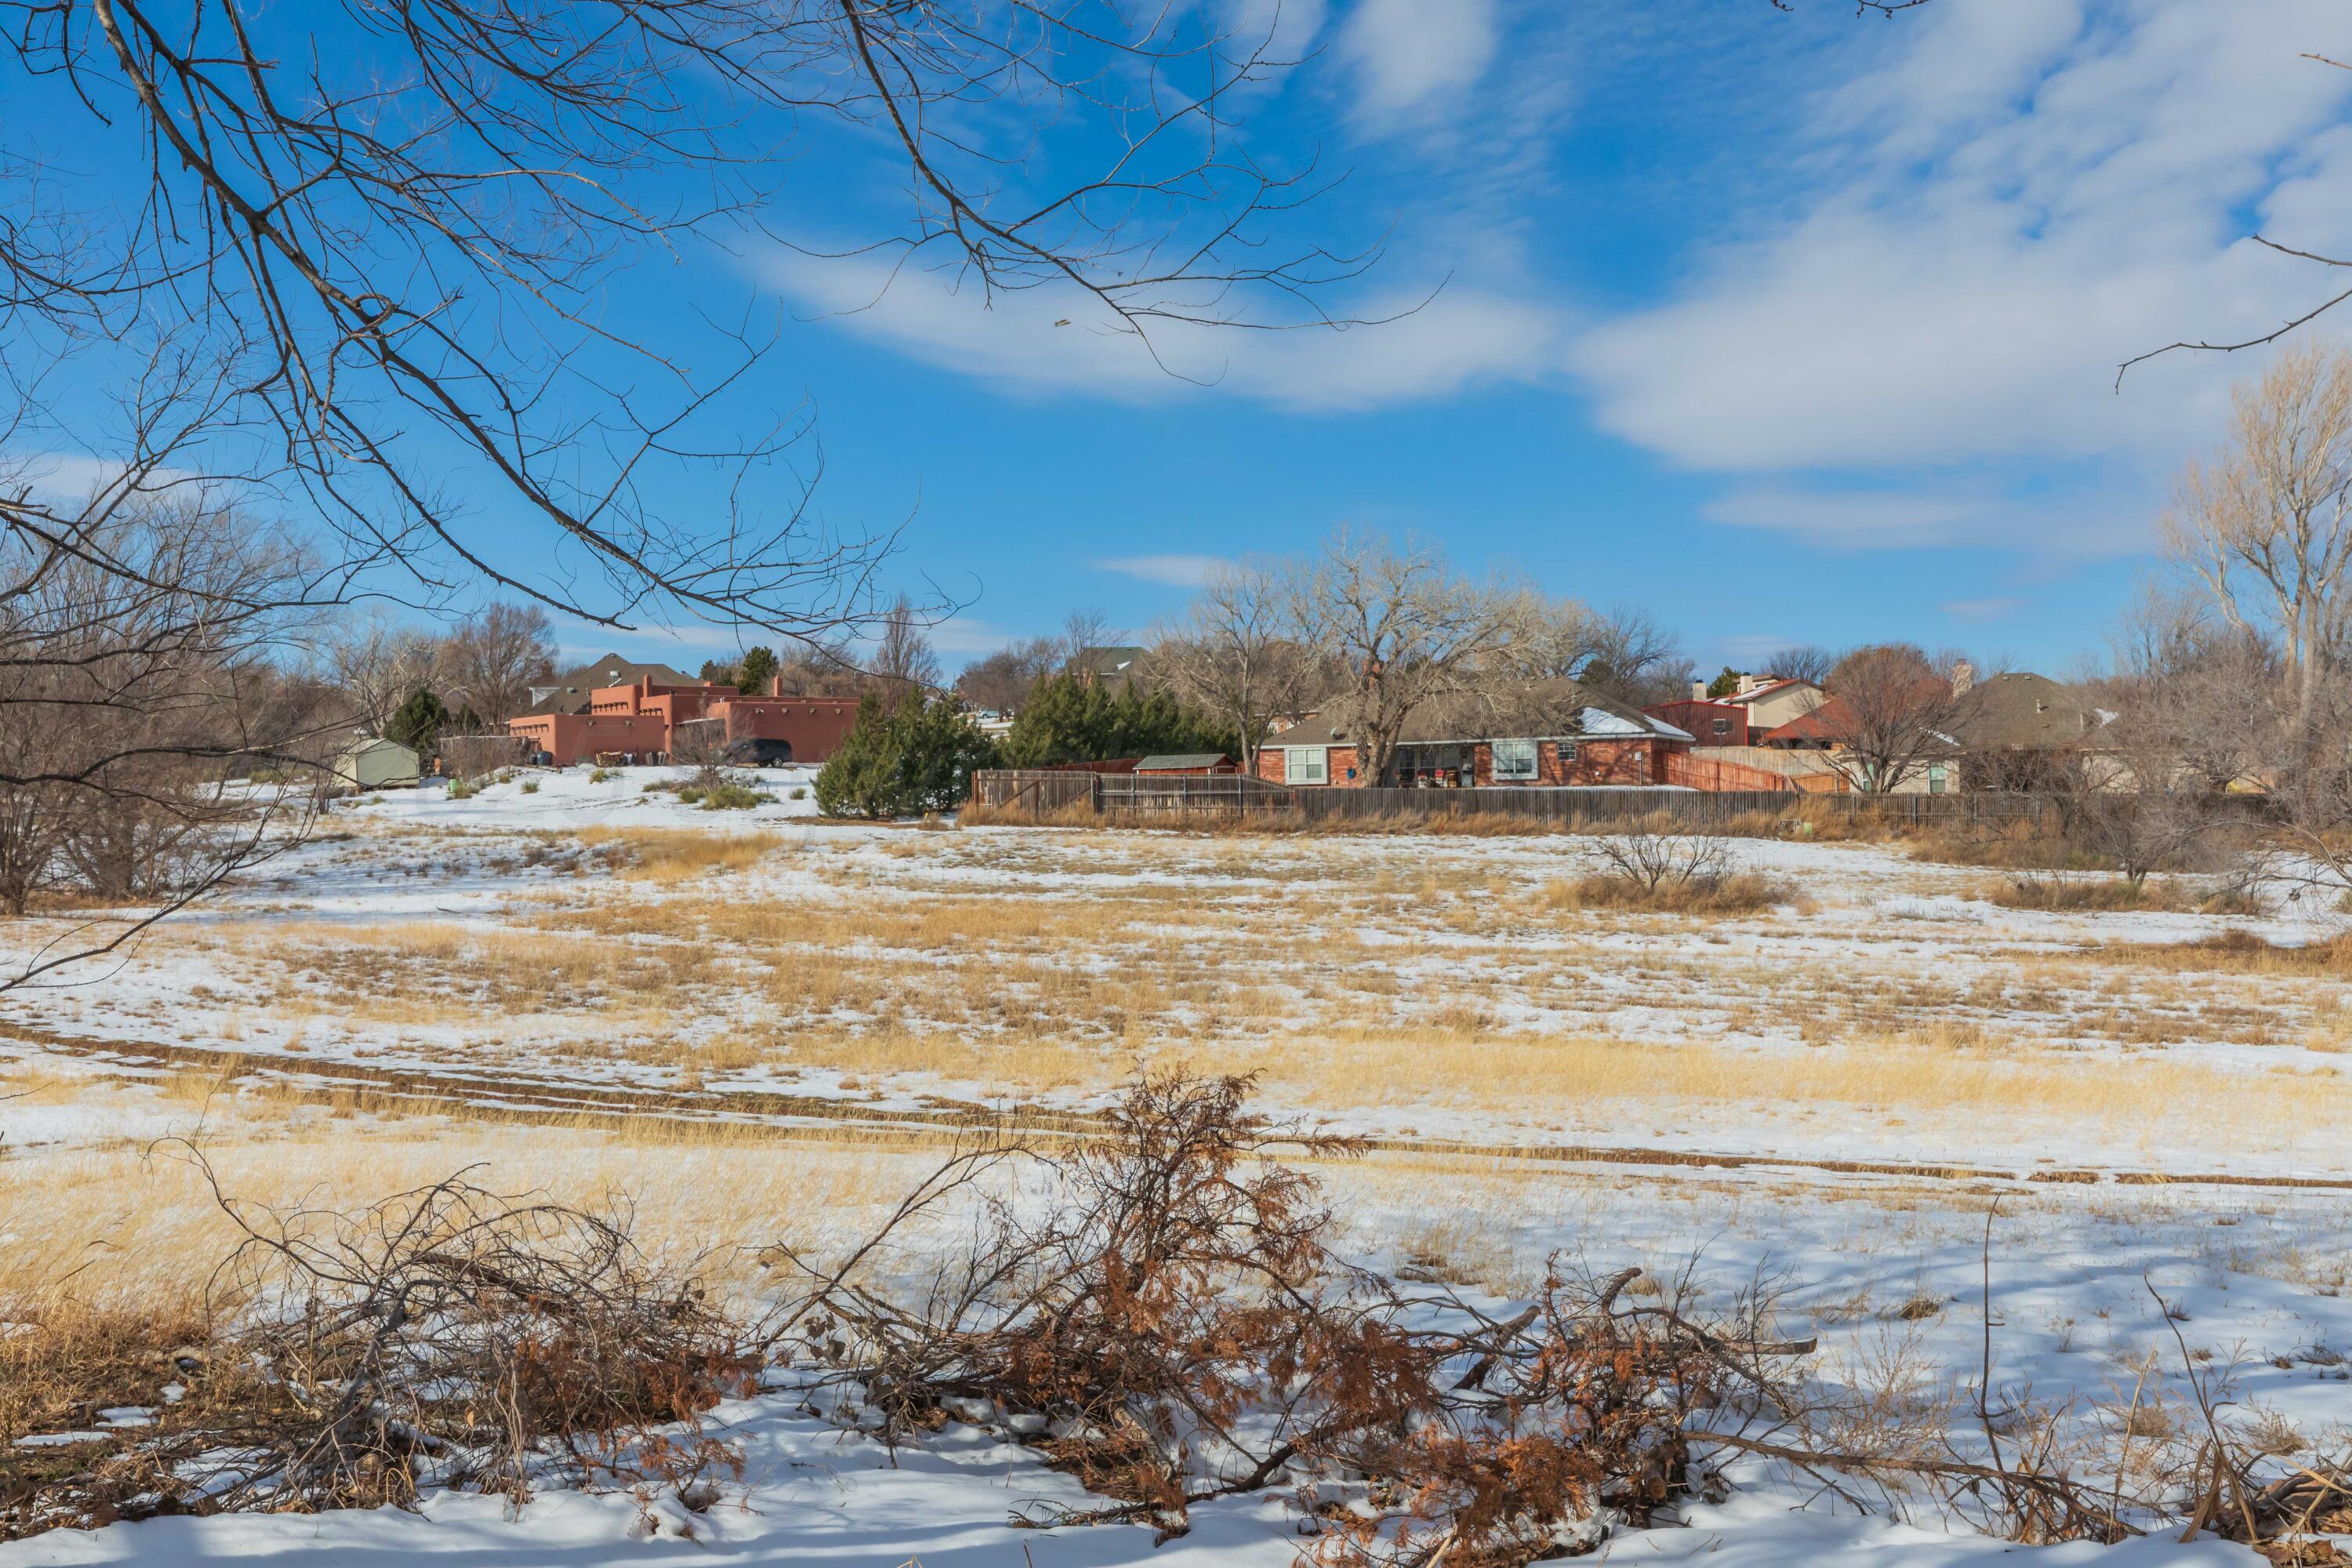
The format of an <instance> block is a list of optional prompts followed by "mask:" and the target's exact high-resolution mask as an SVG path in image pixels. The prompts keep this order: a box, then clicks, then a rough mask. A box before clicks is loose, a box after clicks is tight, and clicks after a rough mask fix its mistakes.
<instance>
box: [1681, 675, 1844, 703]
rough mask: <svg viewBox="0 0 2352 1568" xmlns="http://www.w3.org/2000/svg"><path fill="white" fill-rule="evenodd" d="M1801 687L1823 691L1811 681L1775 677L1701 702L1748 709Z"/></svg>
mask: <svg viewBox="0 0 2352 1568" xmlns="http://www.w3.org/2000/svg"><path fill="white" fill-rule="evenodd" d="M1800 686H1803V687H1810V688H1811V689H1813V690H1815V691H1819V690H1820V689H1821V688H1820V687H1818V686H1815V685H1813V683H1812V682H1811V681H1810V680H1795V679H1790V678H1789V677H1787V676H1779V677H1775V678H1774V679H1770V680H1768V681H1766V682H1764V683H1763V684H1762V685H1761V686H1756V687H1751V688H1749V689H1748V690H1746V691H1734V692H1729V693H1727V694H1726V695H1724V696H1722V697H1709V698H1704V699H1701V700H1704V701H1708V702H1729V703H1735V704H1737V705H1738V706H1740V707H1746V706H1747V705H1748V703H1750V702H1760V701H1762V700H1764V699H1765V698H1767V697H1772V696H1777V695H1778V694H1779V693H1780V692H1783V691H1787V690H1790V689H1792V688H1795V687H1800Z"/></svg>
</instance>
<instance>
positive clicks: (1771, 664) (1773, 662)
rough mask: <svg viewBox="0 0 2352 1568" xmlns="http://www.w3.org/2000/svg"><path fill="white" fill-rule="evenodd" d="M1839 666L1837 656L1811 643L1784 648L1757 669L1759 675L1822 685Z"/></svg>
mask: <svg viewBox="0 0 2352 1568" xmlns="http://www.w3.org/2000/svg"><path fill="white" fill-rule="evenodd" d="M1836 664H1837V656H1836V655H1834V654H1832V653H1831V652H1830V651H1829V649H1827V648H1824V647H1814V646H1813V645H1811V643H1799V644H1796V645H1794V646H1792V647H1784V648H1782V649H1780V651H1779V652H1777V653H1775V654H1772V655H1771V656H1769V658H1766V659H1765V660H1764V661H1763V662H1762V663H1761V664H1759V665H1758V666H1757V667H1756V669H1757V673H1758V674H1759V675H1773V676H1778V677H1780V679H1783V680H1809V681H1811V682H1812V683H1813V684H1814V685H1815V686H1820V685H1822V684H1823V683H1824V682H1826V681H1827V680H1828V679H1829V678H1830V671H1831V669H1832V668H1835V666H1836Z"/></svg>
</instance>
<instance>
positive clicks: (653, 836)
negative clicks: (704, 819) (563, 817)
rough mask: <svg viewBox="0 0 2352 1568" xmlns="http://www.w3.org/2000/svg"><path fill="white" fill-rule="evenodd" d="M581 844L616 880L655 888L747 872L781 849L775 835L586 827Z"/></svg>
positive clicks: (783, 840)
mask: <svg viewBox="0 0 2352 1568" xmlns="http://www.w3.org/2000/svg"><path fill="white" fill-rule="evenodd" d="M580 840H581V842H582V843H583V844H586V845H588V846H589V847H591V848H592V849H594V850H598V851H601V852H602V853H603V854H604V855H606V856H608V857H610V858H612V859H614V861H616V862H617V863H618V864H619V865H620V867H621V868H622V873H621V874H622V875H623V876H625V877H629V878H632V879H641V880H646V881H651V882H656V883H661V884H665V885H667V884H672V883H677V882H682V881H685V880H686V879H688V878H691V877H699V876H702V875H704V874H705V873H708V872H714V871H715V872H719V873H722V874H723V873H726V872H730V871H743V870H748V869H750V868H751V867H753V866H756V865H758V864H759V863H760V862H761V860H763V859H765V858H767V857H768V856H769V855H771V854H772V853H774V852H775V851H776V850H778V849H780V848H782V847H783V846H784V845H785V843H786V842H788V840H787V839H786V837H785V836H784V835H783V834H781V833H767V832H760V833H712V832H702V831H698V830H696V829H694V828H690V827H667V828H646V827H627V828H624V827H590V828H584V829H583V830H582V832H581V834H580Z"/></svg>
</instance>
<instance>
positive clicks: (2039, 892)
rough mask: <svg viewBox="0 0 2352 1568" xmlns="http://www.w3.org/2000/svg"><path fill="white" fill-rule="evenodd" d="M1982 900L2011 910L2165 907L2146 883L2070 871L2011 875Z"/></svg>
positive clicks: (2025, 871)
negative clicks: (1985, 899)
mask: <svg viewBox="0 0 2352 1568" xmlns="http://www.w3.org/2000/svg"><path fill="white" fill-rule="evenodd" d="M1985 897H1986V898H1987V899H1988V900H1990V902H1992V903H1996V904H1999V905H2000V906H2001V907H2002V908H2004V909H2011V910H2145V909H2157V908H2162V907H2163V904H2164V900H2163V899H2162V898H2161V897H2160V895H2159V894H2158V890H2157V889H2154V888H2151V887H2150V886H2149V885H2148V884H2147V883H2145V882H2140V881H2135V880H2134V879H2131V878H2129V877H2109V876H2102V875H2098V874H2096V873H2084V872H2079V871H2070V870H2034V869H2021V870H2017V871H2012V872H2011V873H2010V875H2009V876H2008V878H2006V879H2004V880H2002V881H2001V882H2000V883H1998V884H1996V885H1995V886H1994V887H1993V888H1992V889H1990V891H1988V892H1987V893H1986V894H1985Z"/></svg>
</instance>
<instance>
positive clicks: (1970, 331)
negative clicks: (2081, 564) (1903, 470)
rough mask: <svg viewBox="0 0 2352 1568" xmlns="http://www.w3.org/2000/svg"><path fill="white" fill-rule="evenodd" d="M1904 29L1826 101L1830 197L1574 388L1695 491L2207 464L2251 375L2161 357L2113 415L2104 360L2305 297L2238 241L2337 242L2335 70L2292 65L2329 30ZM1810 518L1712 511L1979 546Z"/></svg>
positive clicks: (2316, 24) (1590, 349)
mask: <svg viewBox="0 0 2352 1568" xmlns="http://www.w3.org/2000/svg"><path fill="white" fill-rule="evenodd" d="M1919 16H1920V17H1921V18H1922V19H1923V20H1924V21H1926V22H1927V25H1926V26H1922V27H1919V28H1917V29H1916V30H1914V31H1913V32H1911V33H1910V35H1909V37H1908V42H1907V44H1906V47H1905V50H1904V52H1903V53H1902V55H1901V56H1900V58H1896V59H1895V61H1893V62H1892V63H1891V64H1889V65H1887V66H1886V67H1885V68H1883V69H1881V70H1878V71H1876V72H1874V73H1872V74H1869V75H1867V76H1865V77H1864V78H1862V79H1859V80H1857V81H1855V82H1854V83H1853V84H1852V85H1851V86H1850V87H1848V88H1845V89H1842V90H1840V91H1839V92H1837V93H1836V94H1834V95H1832V97H1830V98H1829V99H1827V100H1824V101H1823V102H1822V103H1821V104H1819V105H1817V106H1816V112H1815V126H1814V129H1815V132H1817V134H1818V137H1819V143H1818V151H1817V152H1816V153H1815V154H1814V156H1813V159H1812V162H1811V164H1810V165H1809V166H1817V167H1820V168H1822V169H1825V170H1829V171H1832V175H1833V177H1832V181H1831V183H1830V184H1828V185H1827V187H1826V188H1824V189H1823V190H1822V191H1821V192H1820V193H1819V194H1818V195H1817V196H1816V197H1815V198H1814V199H1813V201H1812V202H1811V205H1810V207H1809V208H1807V209H1805V210H1803V211H1801V213H1800V214H1799V215H1798V216H1796V217H1795V218H1793V219H1792V220H1790V222H1789V223H1788V224H1786V225H1785V226H1782V227H1780V228H1779V229H1778V230H1776V231H1774V232H1770V233H1768V234H1765V235H1763V236H1761V237H1751V238H1748V239H1745V240H1742V241H1739V242H1736V243H1727V244H1726V245H1724V246H1722V247H1718V248H1717V250H1716V251H1715V252H1714V253H1713V254H1712V255H1710V256H1708V257H1707V258H1705V261H1704V264H1703V266H1702V267H1701V268H1700V270H1699V273H1698V276H1697V277H1696V280H1695V281H1694V282H1693V283H1692V284H1691V285H1690V286H1689V287H1688V288H1686V289H1685V290H1683V291H1682V293H1681V294H1680V296H1679V297H1678V298H1676V299H1675V300H1672V301H1670V302H1669V303H1667V304H1665V305H1663V306H1661V307H1658V308H1656V309H1653V310H1645V311H1643V312H1640V313H1637V314H1634V315H1633V316H1630V317H1627V318H1622V319H1620V320H1618V321H1613V322H1611V323H1608V324H1606V325H1604V326H1601V327H1598V328H1596V329H1594V330H1592V331H1590V332H1588V333H1586V334H1585V335H1584V336H1583V337H1582V338H1581V340H1580V341H1579V342H1576V343H1575V344H1574V345H1573V347H1572V349H1571V352H1570V363H1571V364H1572V365H1573V367H1574V369H1575V370H1576V371H1577V372H1578V373H1579V374H1580V375H1581V376H1582V378H1583V379H1584V381H1585V383H1586V384H1588V385H1589V386H1590V387H1591V389H1592V391H1593V392H1594V393H1595V395H1596V399H1597V416H1598V418H1599V419H1600V421H1601V423H1602V424H1603V425H1604V426H1606V427H1608V428H1610V429H1612V430H1613V431H1615V432H1617V433H1619V434H1622V435H1623V436H1625V437H1630V438H1631V439H1633V440H1634V441H1636V442H1638V443H1640V444H1642V445H1643V446H1644V447H1650V448H1652V449H1653V450H1655V451H1658V452H1660V453H1663V454H1664V455H1666V456H1667V457H1669V458H1673V459H1675V460H1676V461H1678V462H1681V463H1683V464H1685V465H1687V466H1690V467H1693V468H1705V469H1713V470H1717V471H1722V472H1726V473H1731V474H1746V475H1751V476H1752V475H1757V474H1763V473H1771V472H1790V471H1795V470H1804V469H1822V468H1845V469H1863V470H1878V471H1882V472H1884V471H1885V470H1889V469H1892V468H1897V467H1900V466H1904V465H1916V464H1935V465H1960V464H1968V465H1982V464H1986V463H1994V464H1999V463H2015V462H2020V461H2026V462H2031V461H2035V460H2048V459H2053V458H2054V459H2060V460H2081V459H2098V460H2102V461H2112V462H2116V463H2118V464H2120V465H2121V467H2122V468H2125V469H2126V470H2129V471H2130V472H2131V473H2133V474H2134V475H2135V476H2137V482H2138V483H2140V484H2141V485H2142V487H2143V488H2146V487H2147V484H2148V483H2149V482H2150V481H2151V480H2152V478H2153V476H2154V475H2155V474H2157V473H2158V472H2160V471H2163V470H2168V469H2169V468H2171V467H2172V466H2173V465H2174V464H2175V463H2177V462H2178V461H2179V458H2180V457H2181V456H2183V455H2184V453H2185V452H2186V451H2187V450H2189V449H2192V448H2194V447H2198V446H2201V445H2202V444H2204V443H2205V442H2207V441H2209V440H2210V439H2211V437H2212V435H2213V433H2214V432H2215V431H2216V430H2217V429H2218V427H2219V424H2220V417H2221V410H2222V408H2223V406H2224V391H2225V388H2226V386H2227V384H2228V383H2229V382H2230V381H2231V380H2232V379H2234V378H2236V377H2239V376H2242V375H2244V374H2247V373H2248V372H2249V370H2250V369H2252V368H2254V367H2253V366H2252V364H2250V363H2248V362H2247V361H2246V360H2243V359H2237V360H2231V359H2226V358H2218V357H2198V356H2179V355H2176V356H2170V357H2168V358H2167V359H2164V360H2161V361H2158V362H2157V363H2153V364H2150V365H2145V366H2142V367H2140V368H2139V369H2137V370H2135V371H2134V372H2133V373H2132V374H2131V375H2130V376H2129V377H2128V378H2127V379H2126V382H2125V384H2124V387H2123V391H2122V393H2121V395H2117V394H2116V392H2115V391H2114V389H2113V384H2114V378H2115V372H2116V365H2117V364H2118V363H2121V362H2122V361H2124V360H2126V359H2128V358H2130V357H2132V356H2133V355H2135V354H2137V353H2144V352H2146V351H2147V350H2148V349H2151V348H2155V347H2158V346H2159V345H2161V344H2163V343H2166V342H2171V341H2173V340H2174V339H2176V338H2179V337H2183V336H2189V337H2206V336H2216V337H2219V336H2228V335H2233V334H2244V335H2251V334H2252V333H2255V332H2259V331H2267V330H2269V329H2270V328H2271V327H2273V326H2275V325H2276V324H2278V322H2279V321H2282V320H2283V319H2284V318H2285V317H2286V316H2288V315H2292V314H2294V313H2296V312H2297V310H2298V309H2300V308H2308V306H2309V305H2310V304H2312V303H2315V302H2316V300H2318V299H2319V298H2321V297H2323V295H2324V293H2325V292H2326V289H2327V288H2328V286H2329V283H2330V279H2329V278H2328V277H2326V276H2325V275H2323V274H2322V273H2321V272H2320V271H2319V269H2317V268H2312V267H2310V266H2308V265H2306V264H2299V263H2296V262H2294V261H2292V260H2290V259H2287V258H2280V257H2278V256H2276V255H2274V254H2272V253H2270V252H2267V251H2264V250H2263V249H2262V248H2261V247H2257V246H2256V245H2254V244H2253V243H2252V241H2251V240H2249V239H2247V238H2246V237H2244V229H2245V226H2246V222H2245V214H2246V213H2247V212H2248V211H2249V210H2252V211H2254V212H2256V213H2257V214H2258V215H2259V216H2260V221H2261V222H2262V223H2263V225H2264V226H2265V227H2266V228H2273V227H2274V228H2275V232H2274V235H2273V237H2279V238H2282V239H2284V240H2287V241H2290V242H2293V243H2297V244H2302V245H2307V246H2312V247H2317V248H2321V249H2325V248H2326V247H2328V246H2330V245H2336V244H2342V243H2345V241H2346V239H2347V236H2352V213H2347V210H2346V208H2345V207H2344V204H2343V203H2342V200H2341V193H2342V190H2343V188H2344V186H2345V184H2346V183H2347V178H2352V132H2346V131H2344V130H2342V129H2340V128H2334V127H2333V122H2334V121H2336V120H2338V119H2339V118H2341V116H2342V114H2343V111H2344V107H2345V104H2346V101H2347V94H2352V74H2347V73H2346V72H2343V71H2337V70H2330V69H2328V68H2326V67H2322V66H2317V65H2313V64H2310V63H2308V62H2305V61H2303V60H2301V59H2299V58H2297V57H2298V55H2299V53H2300V52H2301V51H2302V50H2305V49H2307V48H2311V47H2315V44H2316V43H2317V42H2319V41H2321V40H2324V39H2325V38H2326V37H2330V36H2332V35H2333V33H2334V32H2335V31H2336V30H2340V29H2339V24H2340V20H2341V16H2340V12H2338V11H2337V10H2336V8H2335V7H2333V6H2331V5H2327V4H2326V3H2325V0H2275V3H2270V4H2263V5H2205V4H2201V3H2198V0H2126V3H2122V4H2118V5H2111V6H2105V7H2101V8H2099V9H2098V10H2097V12H2096V13H2095V14H2094V15H2091V16H2085V14H2084V7H2083V6H2082V5H2078V4H2074V3H2073V0H1972V3H1971V4H1969V5H1951V6H1937V7H1935V8H1932V9H1931V10H1929V11H1927V12H1922V13H1920V14H1919ZM1778 499H1779V500H1785V499H1786V498H1785V497H1782V498H1778ZM1810 499H1811V500H1814V501H1825V502H1826V504H1825V505H1822V506H1818V507H1811V506H1809V507H1808V508H1806V509H1803V511H1802V515H1801V516H1787V517H1783V518H1782V519H1780V520H1779V521H1774V520H1772V519H1771V518H1769V516H1768V515H1767V514H1768V513H1770V512H1772V511H1774V510H1780V511H1782V512H1789V511H1790V510H1791V509H1789V508H1787V507H1782V506H1778V505H1777V504H1772V503H1775V501H1776V498H1774V497H1773V496H1772V495H1771V494H1769V492H1766V493H1763V494H1761V495H1759V494H1758V493H1756V492H1753V491H1749V492H1745V493H1741V494H1737V495H1734V496H1731V497H1727V499H1726V500H1725V501H1723V502H1722V503H1719V504H1720V509H1721V510H1723V511H1724V513H1726V515H1725V517H1724V521H1738V522H1749V523H1755V524H1758V525H1760V526H1772V527H1794V528H1800V529H1801V530H1803V531H1807V532H1808V533H1810V534H1811V535H1812V536H1814V537H1822V538H1837V537H1839V536H1841V535H1843V536H1846V537H1848V538H1849V540H1850V541H1851V542H1861V540H1862V537H1863V536H1864V535H1867V534H1870V533H1874V532H1883V533H1887V534H1891V535H1896V536H1904V537H1905V539H1906V542H1914V541H1919V540H1933V541H1947V542H1948V539H1949V537H1950V536H1952V535H1954V534H1956V533H1960V534H1964V533H1965V532H1966V531H1967V530H1968V529H1969V527H1970V526H1971V523H1970V519H1969V515H1968V509H1967V507H1966V506H1964V505H1962V504H1960V503H1958V502H1955V501H1953V500H1950V499H1949V498H1939V497H1937V496H1935V495H1932V494H1931V495H1927V496H1924V497H1915V498H1903V497H1897V496H1891V495H1889V496H1879V497H1873V498H1867V499H1866V500H1864V499H1848V500H1836V499H1835V498H1821V497H1814V498H1810ZM1979 510H1982V509H1981V508H1979ZM2045 521H2055V522H2057V523H2058V525H2059V526H2060V527H2061V528H2062V530H2063V529H2064V528H2066V527H2068V526H2071V525H2069V524H2068V523H2067V522H2066V521H2065V520H2064V519H2063V518H2049V517H2047V515H2046V514H2045ZM2102 526H2107V525H2104V524H2103V525H2102ZM2108 531H2109V533H2110V534H2112V532H2113V529H2112V527H2111V526H2109V527H2108Z"/></svg>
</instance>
